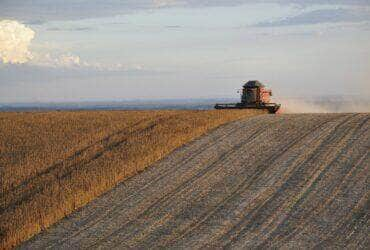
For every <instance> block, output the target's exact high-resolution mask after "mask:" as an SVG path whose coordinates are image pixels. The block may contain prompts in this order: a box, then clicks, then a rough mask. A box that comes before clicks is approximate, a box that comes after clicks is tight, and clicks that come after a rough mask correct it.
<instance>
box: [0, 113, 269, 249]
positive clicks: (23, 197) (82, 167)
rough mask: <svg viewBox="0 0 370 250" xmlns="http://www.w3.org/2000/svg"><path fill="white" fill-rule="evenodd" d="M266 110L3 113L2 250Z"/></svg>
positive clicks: (0, 139) (0, 161)
mask: <svg viewBox="0 0 370 250" xmlns="http://www.w3.org/2000/svg"><path fill="white" fill-rule="evenodd" d="M261 113H262V111H249V110H248V111H246V110H233V111H230V110H229V111H216V110H211V111H86V112H35V113H0V171H1V172H0V174H1V176H0V177H1V183H0V186H1V193H0V197H1V199H0V241H1V245H0V246H1V248H11V247H14V246H16V245H17V244H19V243H20V242H21V241H24V240H26V239H28V238H30V237H31V236H33V235H35V234H37V233H39V232H40V231H41V230H43V229H44V228H47V227H48V226H50V225H51V224H53V223H55V222H56V221H58V220H60V219H61V218H63V217H65V216H66V215H68V214H70V213H71V212H73V211H74V210H76V209H77V208H79V207H81V206H83V205H85V204H86V203H88V202H89V201H91V200H92V199H94V198H96V197H97V196H99V195H101V194H102V193H104V192H105V191H107V190H109V189H111V188H112V187H114V186H115V185H116V184H117V183H118V182H120V181H122V180H123V179H125V178H127V177H130V176H132V175H134V174H136V173H138V172H140V171H142V170H143V169H145V168H146V167H148V166H149V165H150V164H152V163H154V162H155V161H157V160H159V159H161V158H163V157H164V156H165V155H167V154H168V153H170V152H171V151H173V150H174V149H176V148H178V147H180V146H181V145H183V144H184V143H187V142H189V141H190V140H192V139H194V138H196V137H198V136H200V135H202V134H204V133H205V132H206V131H208V130H210V129H213V128H215V127H217V126H219V125H221V124H224V123H227V122H230V121H233V120H237V119H241V118H245V117H248V116H253V115H257V114H261ZM173 167H174V168H175V167H176V166H173Z"/></svg>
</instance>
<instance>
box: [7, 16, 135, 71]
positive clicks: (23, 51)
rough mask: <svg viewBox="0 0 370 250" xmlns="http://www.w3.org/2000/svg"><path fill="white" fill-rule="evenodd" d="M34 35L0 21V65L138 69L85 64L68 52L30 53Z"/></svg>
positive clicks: (20, 27) (105, 69)
mask: <svg viewBox="0 0 370 250" xmlns="http://www.w3.org/2000/svg"><path fill="white" fill-rule="evenodd" d="M35 35H36V33H35V31H33V30H32V29H31V28H29V27H27V26H26V25H24V24H22V23H20V22H18V21H15V20H2V21H0V63H3V64H28V65H34V66H41V67H46V68H90V69H94V70H99V71H120V70H132V69H138V68H139V67H137V66H124V65H122V64H120V63H117V64H111V65H103V64H101V63H98V62H93V63H92V62H87V61H84V60H82V59H81V58H80V57H79V56H78V55H74V54H72V53H70V52H60V51H54V49H52V48H51V49H49V50H48V51H42V52H40V51H31V50H30V48H29V47H30V44H31V41H32V40H33V38H34V37H35Z"/></svg>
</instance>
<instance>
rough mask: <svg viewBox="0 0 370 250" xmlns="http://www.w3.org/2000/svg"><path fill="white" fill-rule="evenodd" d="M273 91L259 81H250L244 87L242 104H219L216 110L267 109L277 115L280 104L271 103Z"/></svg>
mask: <svg viewBox="0 0 370 250" xmlns="http://www.w3.org/2000/svg"><path fill="white" fill-rule="evenodd" d="M271 96H272V91H271V90H269V89H266V88H265V86H264V85H263V84H262V83H261V82H259V81H248V82H247V83H246V84H244V86H243V90H242V95H241V102H240V103H218V104H216V105H215V109H266V110H268V111H269V113H271V114H275V113H276V112H277V111H278V110H279V109H280V106H281V105H280V104H277V103H271V102H270V97H271Z"/></svg>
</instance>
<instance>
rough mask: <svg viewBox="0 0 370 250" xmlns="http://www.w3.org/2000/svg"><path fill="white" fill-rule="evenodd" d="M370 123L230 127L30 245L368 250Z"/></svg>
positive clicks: (346, 117)
mask: <svg viewBox="0 0 370 250" xmlns="http://www.w3.org/2000/svg"><path fill="white" fill-rule="evenodd" d="M369 118H370V115H369V114H332V115H331V114H315V115H309V114H305V115H277V116H274V115H263V116H257V117H253V118H250V119H244V120H240V121H235V122H232V123H229V124H226V125H223V126H221V127H220V128H218V129H216V130H214V131H212V132H211V133H209V134H207V135H205V136H202V137H200V138H198V139H196V140H195V141H193V142H191V143H189V144H187V145H186V146H184V147H181V148H179V149H177V150H175V151H174V152H173V153H171V154H170V155H168V156H167V157H165V158H164V159H163V160H161V161H160V162H157V163H156V164H154V166H153V167H151V168H148V169H147V170H146V171H144V172H142V173H140V174H138V175H136V176H134V177H133V178H130V179H128V180H126V181H124V182H123V183H121V184H119V185H118V186H116V187H115V188H114V189H113V190H111V191H109V192H108V193H106V194H104V195H102V196H101V197H99V198H98V199H96V200H95V201H93V202H91V203H90V204H88V205H87V206H85V207H84V208H82V209H81V210H79V211H77V212H75V213H73V214H72V215H71V216H69V217H68V218H66V219H63V220H62V221H60V222H59V223H57V224H56V225H55V226H53V227H51V228H50V229H48V230H46V231H44V232H43V233H41V234H39V235H38V236H36V237H34V238H33V239H32V240H30V241H28V242H26V243H25V244H24V245H22V246H21V248H23V249H30V248H34V249H36V248H41V249H43V248H53V249H57V248H60V249H76V248H86V249H91V248H103V249H114V248H136V249H141V248H163V247H164V248H166V247H167V248H169V247H170V248H174V249H178V248H180V249H181V248H190V249H192V248H210V249H213V248H220V247H223V248H237V249H238V248H253V247H260V248H266V247H273V248H307V247H310V248H312V247H317V248H327V247H331V248H342V247H347V248H350V249H353V248H366V247H368V246H369V243H370V242H369V237H368V228H369V190H368V184H369V183H368V180H369V162H370V159H369V158H370V157H369V146H370V132H369V128H370V121H369Z"/></svg>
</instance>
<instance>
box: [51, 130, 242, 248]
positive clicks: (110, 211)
mask: <svg viewBox="0 0 370 250" xmlns="http://www.w3.org/2000/svg"><path fill="white" fill-rule="evenodd" d="M223 126H224V125H223ZM243 127H245V125H244V126H243ZM240 128H241V127H239V126H233V127H230V128H225V130H226V133H223V134H221V135H218V136H217V137H216V138H215V139H214V141H213V142H211V143H209V144H207V145H202V146H203V147H198V150H195V151H191V153H188V154H186V155H185V156H182V157H178V159H175V162H173V164H179V166H178V167H177V169H179V168H181V167H183V166H186V164H187V163H188V162H189V161H191V160H193V159H194V158H196V157H197V156H198V155H200V154H201V153H202V151H203V150H206V149H208V148H211V147H212V146H214V145H215V144H216V143H220V142H221V141H223V140H224V139H225V138H227V137H228V136H230V135H231V134H233V133H235V131H236V130H238V129H240ZM176 151H180V152H181V148H180V149H178V150H176ZM181 159H183V160H181ZM148 171H150V170H148ZM172 171H173V169H171V168H168V169H165V170H164V171H163V173H161V174H160V175H159V176H158V177H155V178H153V179H151V180H149V182H147V183H145V185H144V186H142V187H140V188H139V189H138V190H135V192H140V191H143V190H145V189H147V188H150V186H151V185H153V184H154V183H157V182H158V181H160V180H161V179H163V178H165V177H166V176H168V175H169V174H170V173H171V172H172ZM127 181H129V180H127ZM134 195H135V194H130V195H129V196H128V197H127V198H125V199H124V200H121V201H119V204H122V203H124V202H126V201H127V200H128V199H130V198H132V197H134ZM119 204H116V205H117V206H115V207H112V208H110V209H107V210H106V211H104V215H103V216H102V215H100V218H95V217H93V218H92V219H93V220H91V221H89V223H86V224H85V225H84V226H82V227H81V228H79V230H78V231H77V232H75V233H74V234H73V235H70V236H69V237H68V238H66V239H63V240H61V241H58V242H57V243H56V244H54V245H60V244H63V243H64V242H66V241H68V240H69V239H70V238H71V237H76V236H77V235H79V234H81V233H83V232H84V231H85V230H87V229H89V228H91V227H93V226H95V225H96V224H98V223H99V222H101V221H103V220H106V219H108V217H114V216H115V212H116V211H117V210H120V207H119ZM54 245H51V246H49V247H50V248H52V247H53V246H54Z"/></svg>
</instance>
